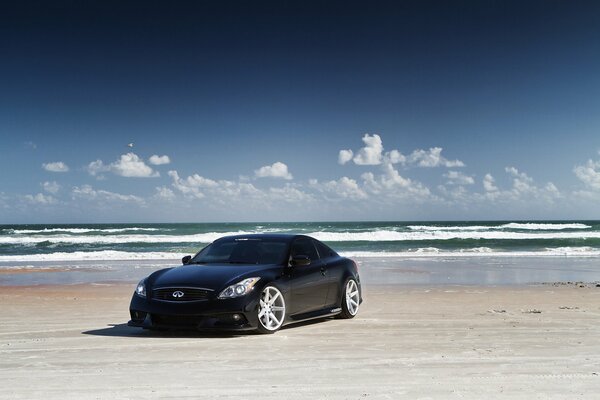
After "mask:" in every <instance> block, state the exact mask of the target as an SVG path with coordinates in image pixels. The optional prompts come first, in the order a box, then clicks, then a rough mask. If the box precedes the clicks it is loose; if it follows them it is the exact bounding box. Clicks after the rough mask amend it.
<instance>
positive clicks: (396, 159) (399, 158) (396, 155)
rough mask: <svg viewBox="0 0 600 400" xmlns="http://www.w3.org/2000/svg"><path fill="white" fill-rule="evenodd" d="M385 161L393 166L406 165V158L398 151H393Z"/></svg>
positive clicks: (387, 155) (387, 154)
mask: <svg viewBox="0 0 600 400" xmlns="http://www.w3.org/2000/svg"><path fill="white" fill-rule="evenodd" d="M385 159H386V160H387V161H389V162H390V163H392V164H405V163H406V156H404V155H403V154H402V153H400V152H399V151H398V150H392V151H390V152H389V153H386V155H385Z"/></svg>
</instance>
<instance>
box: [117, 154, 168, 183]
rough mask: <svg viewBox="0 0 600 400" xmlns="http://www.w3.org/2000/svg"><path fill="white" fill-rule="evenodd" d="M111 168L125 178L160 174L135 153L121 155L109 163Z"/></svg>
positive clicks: (150, 176)
mask: <svg viewBox="0 0 600 400" xmlns="http://www.w3.org/2000/svg"><path fill="white" fill-rule="evenodd" d="M111 170H112V171H113V172H114V173H115V174H117V175H120V176H124V177H127V178H155V177H157V176H160V174H159V173H158V172H155V171H154V170H153V169H152V168H150V167H149V166H147V165H146V164H145V163H144V161H143V160H142V159H141V158H139V157H138V156H137V154H135V153H127V154H123V155H121V158H120V159H119V160H118V161H116V162H114V163H112V164H111Z"/></svg>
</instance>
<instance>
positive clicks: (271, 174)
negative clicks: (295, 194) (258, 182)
mask: <svg viewBox="0 0 600 400" xmlns="http://www.w3.org/2000/svg"><path fill="white" fill-rule="evenodd" d="M254 176H256V177H257V178H283V179H287V180H290V179H292V178H293V177H292V174H290V172H289V171H288V167H287V165H285V164H284V163H282V162H279V161H277V162H276V163H273V165H265V166H264V167H260V168H259V169H257V170H255V171H254Z"/></svg>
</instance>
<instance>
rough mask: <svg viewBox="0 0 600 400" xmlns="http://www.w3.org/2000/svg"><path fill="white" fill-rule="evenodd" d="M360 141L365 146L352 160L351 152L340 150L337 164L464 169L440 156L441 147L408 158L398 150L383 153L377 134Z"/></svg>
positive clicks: (416, 152)
mask: <svg viewBox="0 0 600 400" xmlns="http://www.w3.org/2000/svg"><path fill="white" fill-rule="evenodd" d="M362 141H363V142H364V144H365V146H364V147H363V148H361V149H360V150H359V151H358V153H357V154H356V155H355V156H354V158H352V155H353V154H354V153H353V152H352V150H340V152H339V154H338V163H340V164H342V165H343V164H346V163H347V162H348V161H350V160H352V161H354V163H355V164H357V165H381V164H382V163H383V164H386V163H388V164H401V165H407V166H417V167H423V168H433V167H446V168H457V167H464V166H465V164H464V163H463V162H462V161H460V160H448V159H447V158H445V157H443V156H442V148H441V147H432V148H430V149H429V150H421V149H418V150H414V151H413V152H412V153H411V154H410V155H409V156H408V157H407V156H405V155H404V154H402V153H401V152H400V151H398V150H391V151H388V152H384V151H383V142H382V140H381V137H380V136H379V135H377V134H373V135H369V134H368V133H366V134H365V135H364V136H363V138H362Z"/></svg>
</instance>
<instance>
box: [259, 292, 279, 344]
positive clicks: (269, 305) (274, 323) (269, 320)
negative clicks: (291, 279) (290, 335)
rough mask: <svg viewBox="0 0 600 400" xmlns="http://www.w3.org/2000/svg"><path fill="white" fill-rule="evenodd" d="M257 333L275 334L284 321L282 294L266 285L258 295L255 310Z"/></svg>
mask: <svg viewBox="0 0 600 400" xmlns="http://www.w3.org/2000/svg"><path fill="white" fill-rule="evenodd" d="M256 313H257V317H258V328H257V330H258V332H260V333H275V332H277V331H278V330H279V329H280V328H281V327H282V326H283V322H284V321H285V299H284V298H283V294H282V293H281V292H280V291H279V289H277V288H276V287H275V286H273V285H267V286H265V287H264V289H263V290H262V292H261V293H260V299H259V303H258V307H257V310H256Z"/></svg>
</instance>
